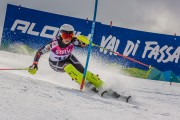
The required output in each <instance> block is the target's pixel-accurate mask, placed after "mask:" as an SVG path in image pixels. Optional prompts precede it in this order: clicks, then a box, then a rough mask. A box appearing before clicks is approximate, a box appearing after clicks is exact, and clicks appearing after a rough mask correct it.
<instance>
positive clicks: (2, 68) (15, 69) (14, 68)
mask: <svg viewBox="0 0 180 120" xmlns="http://www.w3.org/2000/svg"><path fill="white" fill-rule="evenodd" d="M0 70H29V68H0Z"/></svg>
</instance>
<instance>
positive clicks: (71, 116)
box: [0, 51, 180, 120]
mask: <svg viewBox="0 0 180 120" xmlns="http://www.w3.org/2000/svg"><path fill="white" fill-rule="evenodd" d="M47 57H48V54H47V55H45V56H42V58H41V59H40V65H39V71H38V73H37V74H36V75H34V76H33V75H30V74H29V73H28V72H27V71H0V89H1V90H0V96H1V98H0V120H180V114H179V111H180V100H179V99H180V84H175V83H173V85H172V86H170V85H169V83H166V82H160V81H150V80H143V79H136V78H131V77H127V76H123V75H120V74H119V73H118V72H117V71H116V70H115V69H114V71H112V70H113V68H111V69H107V68H106V69H105V68H103V65H100V64H97V62H96V61H95V60H93V58H92V59H91V63H90V67H89V69H90V70H92V71H94V72H96V73H98V74H99V75H100V76H101V78H102V79H104V80H105V81H106V82H107V83H108V85H109V86H110V87H113V88H114V89H116V90H117V91H118V92H120V93H121V94H131V95H132V96H133V98H134V102H133V103H131V104H129V103H125V102H121V101H116V100H113V99H104V98H101V97H99V96H98V95H95V94H92V93H87V92H80V91H79V86H78V85H77V84H76V83H75V82H73V81H72V80H71V79H70V77H69V76H68V75H66V74H65V73H57V72H54V71H53V70H51V68H50V67H49V66H48V60H47ZM78 58H79V59H80V60H81V61H82V63H84V61H85V60H84V59H85V56H82V55H78ZM32 60H33V56H30V55H21V54H17V53H9V52H4V51H0V68H23V67H28V66H29V65H31V63H32ZM95 66H96V68H95ZM97 68H99V69H98V70H95V69H97ZM93 69H94V70H93Z"/></svg>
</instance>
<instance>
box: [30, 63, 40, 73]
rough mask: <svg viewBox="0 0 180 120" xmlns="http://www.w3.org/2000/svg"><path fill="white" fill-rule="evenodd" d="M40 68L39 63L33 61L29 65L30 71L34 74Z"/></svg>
mask: <svg viewBox="0 0 180 120" xmlns="http://www.w3.org/2000/svg"><path fill="white" fill-rule="evenodd" d="M37 70H38V66H37V63H33V64H32V65H31V66H29V69H28V72H29V73H30V74H32V75H34V74H36V71H37Z"/></svg>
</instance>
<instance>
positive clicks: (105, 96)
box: [101, 91, 132, 103]
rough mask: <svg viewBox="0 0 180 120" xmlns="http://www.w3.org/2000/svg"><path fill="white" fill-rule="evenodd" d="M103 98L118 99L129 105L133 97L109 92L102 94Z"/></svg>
mask: <svg viewBox="0 0 180 120" xmlns="http://www.w3.org/2000/svg"><path fill="white" fill-rule="evenodd" d="M101 97H103V98H109V97H110V98H113V99H116V100H121V101H124V102H126V103H128V102H129V101H130V99H131V98H132V97H131V96H124V95H120V94H118V93H117V92H115V91H113V92H111V93H110V92H108V91H103V92H102V93H101Z"/></svg>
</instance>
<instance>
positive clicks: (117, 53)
mask: <svg viewBox="0 0 180 120" xmlns="http://www.w3.org/2000/svg"><path fill="white" fill-rule="evenodd" d="M92 46H95V47H98V48H101V49H103V50H107V51H109V52H112V53H114V54H116V55H118V56H121V57H123V58H126V59H128V60H131V61H133V62H136V63H138V64H141V65H143V66H146V67H148V68H149V69H150V68H151V66H150V65H147V64H145V63H142V62H140V61H138V60H135V59H133V58H130V57H128V56H124V55H122V54H120V53H119V52H115V51H112V50H110V49H107V48H104V47H101V46H99V45H96V44H92Z"/></svg>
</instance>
